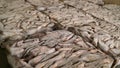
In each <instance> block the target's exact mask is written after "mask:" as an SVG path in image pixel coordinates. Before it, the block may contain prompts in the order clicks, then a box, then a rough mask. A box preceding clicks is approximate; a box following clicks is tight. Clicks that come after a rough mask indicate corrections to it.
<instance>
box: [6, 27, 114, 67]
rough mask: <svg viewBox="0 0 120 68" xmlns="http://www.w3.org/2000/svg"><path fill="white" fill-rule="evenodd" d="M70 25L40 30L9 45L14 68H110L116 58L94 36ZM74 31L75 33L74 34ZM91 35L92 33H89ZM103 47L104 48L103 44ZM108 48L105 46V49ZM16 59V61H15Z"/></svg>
mask: <svg viewBox="0 0 120 68" xmlns="http://www.w3.org/2000/svg"><path fill="white" fill-rule="evenodd" d="M83 28H85V27H82V28H81V29H80V30H81V35H80V34H79V30H78V31H76V30H74V28H72V27H69V28H68V29H67V30H66V29H61V30H50V31H46V32H38V33H35V34H32V35H30V36H29V38H26V39H24V40H19V41H16V42H15V43H14V44H12V46H11V47H10V49H9V51H10V53H11V54H10V55H9V56H8V59H9V63H11V65H12V66H13V68H111V67H113V66H115V64H114V63H115V61H114V59H113V57H111V56H109V55H108V54H109V53H108V54H107V51H106V52H105V50H101V49H99V48H97V47H96V45H95V44H94V45H93V44H92V43H95V42H93V41H94V40H95V38H92V39H94V40H93V41H91V43H90V40H91V37H93V36H92V35H87V32H84V31H85V30H84V31H82V29H83ZM71 29H73V31H75V32H76V33H74V32H73V31H72V30H71ZM89 34H90V33H89ZM103 48H104V47H103ZM105 49H106V48H105ZM13 60H14V62H13Z"/></svg>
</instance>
